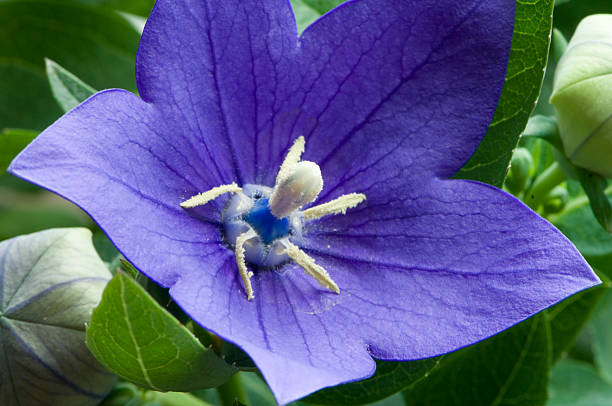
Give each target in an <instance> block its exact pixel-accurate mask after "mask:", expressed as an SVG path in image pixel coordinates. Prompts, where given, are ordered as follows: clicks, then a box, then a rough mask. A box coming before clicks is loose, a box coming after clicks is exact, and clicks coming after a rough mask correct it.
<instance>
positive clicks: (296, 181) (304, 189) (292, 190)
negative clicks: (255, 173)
mask: <svg viewBox="0 0 612 406" xmlns="http://www.w3.org/2000/svg"><path fill="white" fill-rule="evenodd" d="M321 189H323V177H322V176H321V169H319V165H317V164H315V163H314V162H310V161H300V162H298V163H297V164H295V165H293V166H292V167H291V168H289V169H288V170H287V172H286V175H285V177H284V178H282V179H281V180H280V182H278V183H277V184H276V185H275V186H274V190H273V191H272V195H271V196H270V211H271V212H272V214H273V215H274V216H275V217H277V218H279V219H282V218H285V217H287V216H288V215H290V214H291V213H293V212H294V211H296V210H297V209H299V208H300V207H302V206H303V205H305V204H308V203H311V202H313V201H314V200H315V199H316V198H317V196H319V193H321Z"/></svg>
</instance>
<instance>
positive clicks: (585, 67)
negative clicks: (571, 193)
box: [550, 14, 612, 177]
mask: <svg viewBox="0 0 612 406" xmlns="http://www.w3.org/2000/svg"><path fill="white" fill-rule="evenodd" d="M550 102H551V104H552V105H553V106H554V108H555V112H556V115H557V121H558V125H559V133H560V135H561V140H562V141H563V148H564V149H565V154H566V156H567V157H568V158H569V160H570V161H571V162H572V163H574V164H575V165H577V166H581V167H583V168H586V169H589V170H591V171H593V172H596V173H599V174H601V175H603V176H606V177H612V15H610V14H596V15H592V16H589V17H586V18H585V19H583V20H582V21H581V22H580V24H579V25H578V27H577V28H576V32H575V33H574V36H573V37H572V39H571V40H570V42H569V45H568V47H567V50H566V51H565V53H564V54H563V57H562V58H561V60H560V61H559V64H558V65H557V70H556V71H555V79H554V84H553V92H552V95H551V98H550Z"/></svg>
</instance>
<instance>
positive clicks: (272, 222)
mask: <svg viewBox="0 0 612 406" xmlns="http://www.w3.org/2000/svg"><path fill="white" fill-rule="evenodd" d="M269 201H270V200H269V199H265V198H260V199H257V200H255V203H253V207H251V211H250V212H249V214H247V215H246V217H245V218H244V220H245V221H246V222H247V223H249V225H250V226H251V227H253V230H255V232H256V233H257V235H259V238H261V241H262V242H263V243H264V244H270V243H271V242H272V241H274V240H276V239H277V238H282V237H286V236H288V235H289V219H288V218H287V217H283V218H282V219H279V218H276V217H274V215H273V214H272V212H271V211H270V204H269Z"/></svg>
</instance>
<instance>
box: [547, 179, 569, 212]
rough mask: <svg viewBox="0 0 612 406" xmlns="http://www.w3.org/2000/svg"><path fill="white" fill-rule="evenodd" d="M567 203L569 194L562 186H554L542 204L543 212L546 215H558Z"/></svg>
mask: <svg viewBox="0 0 612 406" xmlns="http://www.w3.org/2000/svg"><path fill="white" fill-rule="evenodd" d="M568 201H569V193H568V191H567V189H566V188H564V187H563V186H555V187H554V188H553V190H551V191H550V193H549V194H548V196H547V198H546V202H544V211H545V212H546V213H558V212H560V211H561V210H563V208H564V207H565V205H566V204H567V202H568Z"/></svg>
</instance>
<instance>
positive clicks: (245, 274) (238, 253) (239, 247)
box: [234, 230, 257, 300]
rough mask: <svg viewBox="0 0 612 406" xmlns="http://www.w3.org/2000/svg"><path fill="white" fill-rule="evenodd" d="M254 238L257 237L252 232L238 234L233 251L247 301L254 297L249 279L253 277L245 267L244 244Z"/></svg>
mask: <svg viewBox="0 0 612 406" xmlns="http://www.w3.org/2000/svg"><path fill="white" fill-rule="evenodd" d="M255 237H257V234H255V232H254V231H253V230H249V231H247V232H245V233H242V234H240V235H239V236H238V238H236V247H235V249H234V256H235V257H236V264H237V265H238V272H240V277H241V278H242V283H243V284H244V290H245V291H246V294H247V300H251V299H253V298H254V297H255V296H254V295H253V286H252V285H251V277H252V276H253V272H251V271H249V270H248V269H247V266H246V259H245V257H244V243H245V242H247V241H248V240H250V239H251V238H255Z"/></svg>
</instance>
